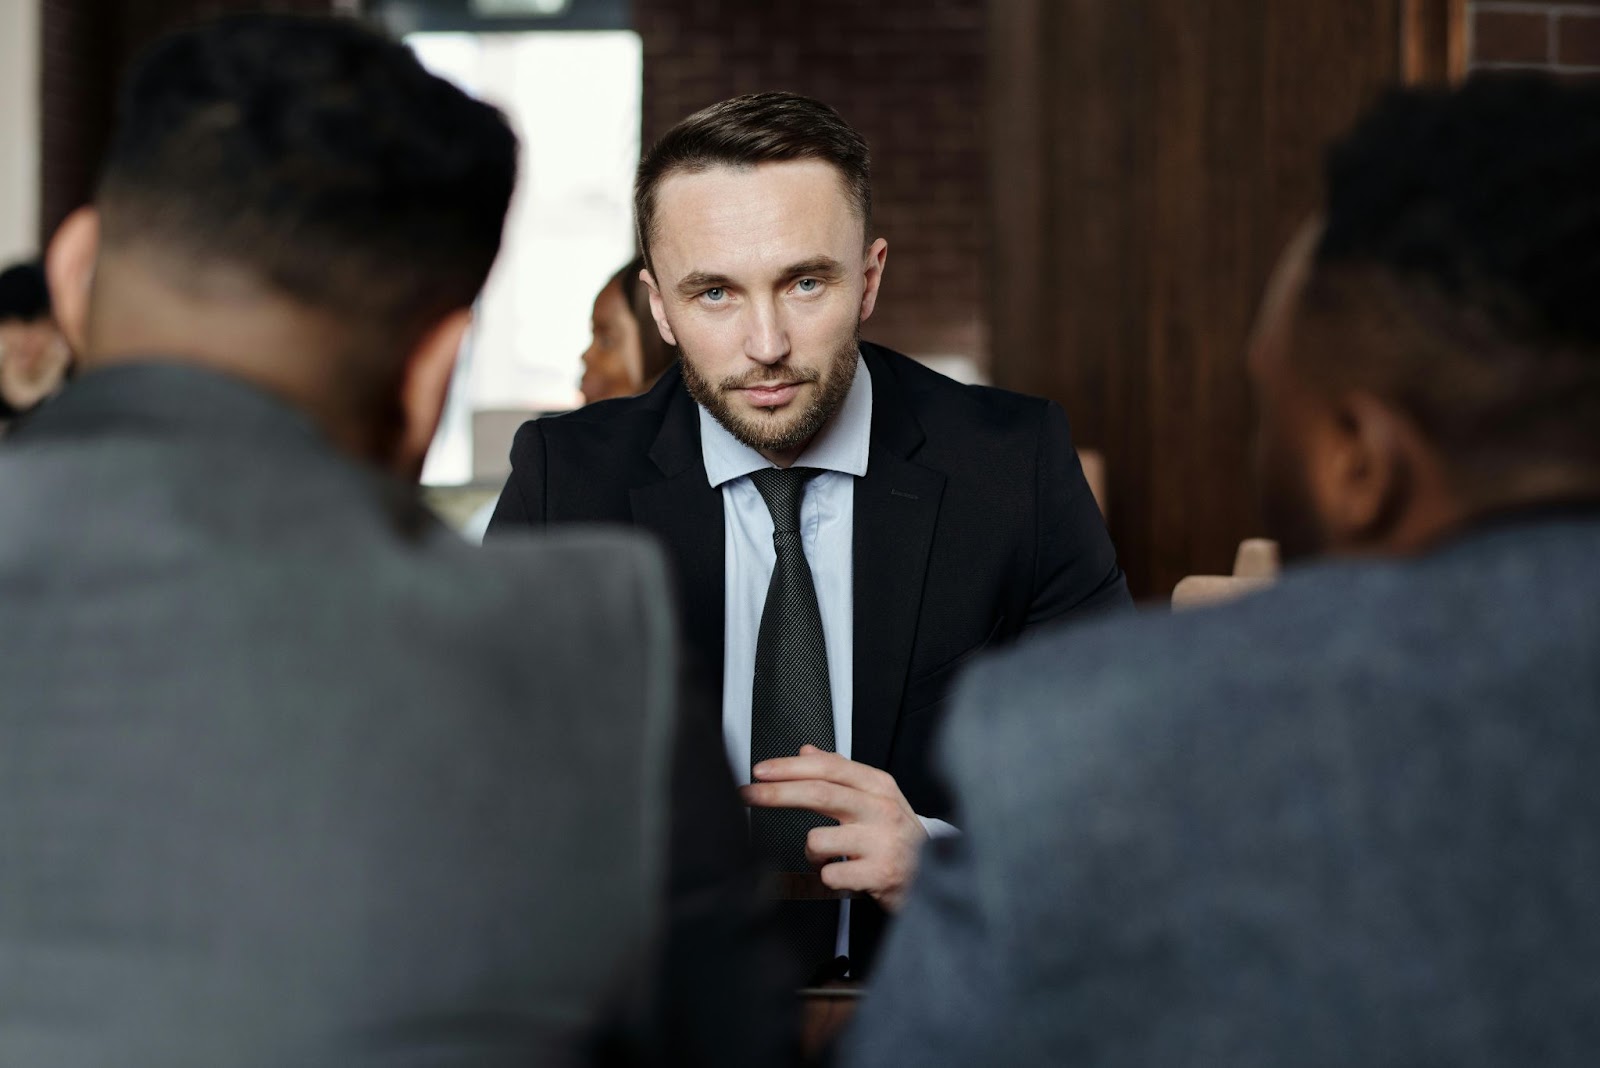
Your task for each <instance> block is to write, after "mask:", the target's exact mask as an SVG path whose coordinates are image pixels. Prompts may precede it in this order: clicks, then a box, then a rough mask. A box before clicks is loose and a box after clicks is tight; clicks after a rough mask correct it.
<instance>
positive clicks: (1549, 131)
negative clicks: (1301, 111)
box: [1307, 74, 1600, 463]
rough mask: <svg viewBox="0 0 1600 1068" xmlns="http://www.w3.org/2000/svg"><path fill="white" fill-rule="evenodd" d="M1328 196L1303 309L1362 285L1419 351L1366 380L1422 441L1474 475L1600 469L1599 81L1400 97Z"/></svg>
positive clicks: (1356, 140) (1379, 117)
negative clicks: (1535, 462) (1571, 466)
mask: <svg viewBox="0 0 1600 1068" xmlns="http://www.w3.org/2000/svg"><path fill="white" fill-rule="evenodd" d="M1327 185H1328V201H1327V209H1326V219H1325V228H1324V231H1323V234H1322V237H1321V240H1320V243H1319V245H1318V248H1317V250H1316V255H1315V264H1314V270H1313V275H1312V282H1311V285H1310V287H1309V289H1308V294H1307V300H1308V302H1310V304H1311V306H1313V307H1316V306H1317V305H1318V304H1319V303H1320V304H1321V305H1322V306H1323V307H1324V308H1326V307H1327V306H1329V305H1330V304H1332V303H1337V302H1340V301H1341V300H1343V299H1345V298H1347V297H1348V296H1349V292H1350V285H1351V284H1352V282H1353V281H1354V280H1358V279H1359V280H1362V281H1359V282H1357V283H1356V284H1359V285H1361V286H1363V287H1364V291H1365V294H1366V298H1367V299H1368V300H1370V298H1371V297H1372V296H1373V295H1375V294H1376V295H1378V296H1379V302H1380V303H1382V304H1383V305H1384V306H1385V307H1386V308H1387V309H1388V311H1386V312H1384V313H1383V314H1385V315H1387V316H1389V317H1390V318H1391V319H1392V320H1393V321H1394V322H1396V323H1400V324H1402V329H1405V330H1406V331H1407V335H1408V336H1409V337H1411V338H1415V339H1421V340H1419V341H1418V343H1417V344H1415V345H1411V346H1410V347H1409V348H1406V349H1404V350H1402V349H1395V350H1394V353H1391V354H1390V356H1389V357H1388V359H1389V360H1390V363H1391V364H1392V365H1391V366H1388V367H1385V368H1377V369H1369V370H1372V371H1373V373H1374V374H1375V375H1376V376H1378V377H1379V378H1381V379H1382V380H1384V381H1385V382H1386V383H1387V385H1388V386H1389V388H1390V390H1391V392H1392V394H1393V395H1394V397H1395V399H1398V400H1399V401H1400V402H1402V403H1403V404H1404V405H1405V406H1406V407H1407V408H1408V409H1409V411H1410V413H1411V414H1412V415H1413V416H1414V417H1415V418H1416V419H1417V421H1418V423H1419V425H1420V426H1421V427H1422V429H1423V430H1424V431H1425V432H1426V433H1428V434H1429V435H1430V436H1431V437H1432V438H1433V439H1434V440H1435V441H1436V443H1437V444H1439V445H1441V446H1443V447H1445V449H1446V450H1447V451H1448V452H1449V453H1450V454H1451V456H1452V457H1454V458H1456V459H1460V460H1464V461H1467V462H1469V463H1470V462H1472V461H1474V460H1487V461H1490V462H1493V461H1495V460H1497V459H1498V460H1505V459H1508V458H1510V457H1513V456H1522V457H1528V456H1538V457H1543V458H1552V457H1554V458H1560V459H1568V460H1571V459H1581V460H1583V461H1584V462H1593V461H1595V460H1597V459H1600V86H1596V85H1593V84H1590V85H1583V84H1573V83H1567V82H1561V81H1558V80H1555V79H1553V78H1549V77H1545V76H1542V75H1528V74H1517V75H1506V74H1495V75H1484V76H1479V77H1477V78H1474V79H1473V80H1472V81H1470V82H1468V83H1467V84H1466V85H1465V86H1463V87H1461V88H1459V89H1456V90H1453V91H1449V90H1432V91H1420V90H1407V91H1396V92H1393V93H1391V94H1389V95H1388V96H1387V97H1386V98H1385V99H1384V100H1383V101H1382V102H1381V103H1380V104H1379V105H1378V106H1377V107H1376V108H1375V109H1374V110H1373V111H1372V112H1371V113H1369V115H1368V116H1367V117H1366V118H1365V119H1364V120H1363V121H1362V122H1361V123H1360V124H1359V126H1358V127H1357V128H1356V129H1355V130H1354V132H1353V133H1351V134H1350V136H1349V137H1348V138H1347V139H1345V140H1344V141H1343V142H1341V143H1340V144H1338V145H1337V146H1335V147H1334V149H1333V150H1332V151H1331V153H1330V155H1329V161H1328V167H1327ZM1341 287H1342V288H1343V290H1344V293H1343V296H1341V293H1340V290H1341ZM1346 306H1347V307H1348V305H1346ZM1401 351H1404V352H1405V353H1406V354H1405V355H1403V356H1399V355H1395V353H1399V352H1401ZM1341 358H1347V359H1349V360H1351V361H1354V362H1357V363H1359V362H1360V360H1361V358H1362V354H1361V353H1348V354H1346V356H1344V357H1341Z"/></svg>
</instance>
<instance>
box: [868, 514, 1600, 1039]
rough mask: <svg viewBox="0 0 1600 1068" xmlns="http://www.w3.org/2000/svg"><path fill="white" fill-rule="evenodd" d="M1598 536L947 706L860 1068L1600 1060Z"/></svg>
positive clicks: (1425, 569)
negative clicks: (948, 813)
mask: <svg viewBox="0 0 1600 1068" xmlns="http://www.w3.org/2000/svg"><path fill="white" fill-rule="evenodd" d="M1596 561H1600V508H1597V509H1595V510H1593V511H1592V512H1591V513H1590V515H1589V516H1588V517H1587V518H1585V517H1582V516H1579V515H1576V514H1574V515H1571V516H1568V517H1565V518H1562V517H1555V516H1543V517H1540V516H1527V517H1524V519H1523V520H1522V521H1519V522H1515V523H1511V524H1506V525H1498V526H1495V527H1493V528H1484V529H1480V530H1479V531H1477V532H1475V533H1472V534H1470V535H1468V536H1466V537H1464V538H1462V539H1460V540H1459V541H1457V542H1456V543H1454V544H1452V545H1449V546H1447V547H1444V548H1441V549H1440V550H1438V551H1437V552H1435V553H1434V554H1432V555H1431V556H1429V557H1426V558H1424V559H1420V560H1416V561H1404V562H1401V561H1396V562H1383V563H1379V562H1364V563H1348V564H1329V565H1324V566H1320V567H1317V568H1314V569H1311V570H1308V571H1305V572H1302V573H1299V574H1291V575H1290V576H1289V577H1288V578H1287V579H1286V580H1285V581H1284V582H1282V583H1281V585H1279V586H1278V587H1277V588H1275V589H1273V590H1272V591H1270V592H1266V593H1263V594H1261V595H1259V596H1256V597H1253V598H1251V599H1249V600H1247V601H1244V602H1241V603H1238V604H1234V605H1230V606H1227V607H1223V608H1219V609H1215V610H1208V611H1203V612H1193V613H1184V614H1180V615H1177V616H1167V615H1162V616H1150V617H1145V618H1142V619H1138V620H1129V621H1124V622H1122V623H1121V624H1120V625H1111V624H1107V625H1105V626H1104V627H1090V628H1087V629H1085V630H1081V631H1077V632H1075V633H1074V634H1073V635H1072V640H1071V641H1059V640H1054V639H1045V640H1041V641H1039V642H1036V643H1035V642H1029V643H1026V645H1025V647H1023V648H1021V649H1018V650H1016V651H1013V652H1009V653H1007V654H1004V655H1002V656H999V657H996V658H995V659H993V660H990V661H986V662H985V663H983V664H981V665H979V666H978V667H976V668H975V669H974V670H973V672H972V673H971V674H970V675H969V676H968V678H967V679H966V680H965V681H964V682H963V683H962V685H961V687H960V693H959V694H958V696H957V698H956V706H957V707H956V709H955V711H954V713H953V715H952V718H951V725H950V732H949V737H948V744H946V745H945V746H944V756H943V761H944V762H945V763H946V764H947V765H948V767H949V768H950V769H951V773H952V776H953V779H954V782H955V785H956V788H957V790H958V791H959V793H960V796H961V803H962V805H963V810H964V811H965V813H966V814H967V820H968V823H967V827H966V834H965V836H964V837H963V839H962V840H961V841H960V842H952V843H945V842H940V843H934V845H933V847H931V848H930V849H929V850H928V851H927V853H926V854H925V857H924V863H923V866H922V869H921V871H920V873H919V877H918V882H917V885H916V887H915V888H914V889H913V891H912V894H911V896H910V899H909V901H908V903H907V905H906V908H905V910H904V912H903V913H902V915H901V918H900V920H899V923H898V924H897V926H896V928H895V930H894V932H893V933H892V934H891V936H890V938H889V941H888V944H887V945H886V947H885V949H884V953H883V960H882V962H881V964H880V968H879V975H878V978H879V983H878V986H877V989H876V990H875V992H874V996H873V997H872V998H871V999H869V1000H868V1001H867V1002H866V1004H865V1005H864V1007H863V1011H862V1013H861V1015H860V1017H859V1019H858V1027H857V1029H856V1033H855V1035H854V1036H853V1041H852V1042H851V1043H849V1045H850V1046H851V1050H850V1053H851V1054H852V1055H851V1056H849V1057H847V1058H846V1061H847V1063H848V1064H850V1065H851V1066H852V1068H878V1066H883V1068H889V1066H895V1068H898V1066H901V1065H908V1064H916V1065H926V1066H929V1068H945V1066H955V1065H992V1064H1004V1065H1017V1066H1028V1065H1045V1064H1072V1065H1085V1066H1091V1065H1107V1066H1112V1065H1115V1066H1135V1065H1140V1066H1143V1065H1217V1066H1227V1068H1257V1066H1259V1068H1269V1066H1270V1068H1281V1066H1283V1065H1296V1066H1305V1068H1321V1066H1328V1068H1335V1066H1337V1068H1351V1066H1354V1065H1364V1066H1366V1065H1370V1066H1375V1068H1381V1066H1390V1065H1392V1066H1396V1068H1400V1066H1416V1065H1453V1066H1459V1068H1490V1066H1503V1065H1524V1064H1526V1065H1532V1064H1537V1065H1541V1066H1547V1068H1558V1066H1560V1068H1565V1066H1571V1068H1579V1066H1587V1065H1592V1064H1594V1063H1595V1059H1596V1054H1597V1051H1600V1014H1597V1013H1596V1012H1595V1005H1596V1004H1597V1003H1600V910H1597V909H1596V907H1595V900H1596V893H1597V890H1600V850H1597V847H1596V843H1597V842H1600V788H1597V787H1596V772H1595V769H1596V767H1597V766H1600V568H1597V566H1596Z"/></svg>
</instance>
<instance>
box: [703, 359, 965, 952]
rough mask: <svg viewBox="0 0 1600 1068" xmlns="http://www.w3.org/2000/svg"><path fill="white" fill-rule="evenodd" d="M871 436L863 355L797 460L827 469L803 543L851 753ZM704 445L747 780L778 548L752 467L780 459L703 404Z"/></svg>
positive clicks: (804, 507) (842, 925) (844, 946)
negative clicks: (859, 548)
mask: <svg viewBox="0 0 1600 1068" xmlns="http://www.w3.org/2000/svg"><path fill="white" fill-rule="evenodd" d="M871 439H872V375H871V374H870V373H869V372H868V371H867V365H866V361H865V360H863V359H862V358H861V357H860V356H859V355H858V356H857V357H856V375H855V380H854V382H852V383H851V386H850V392H849V393H848V394H847V395H846V396H845V399H844V404H843V405H842V406H841V407H840V408H839V411H838V413H837V414H835V415H834V417H833V419H831V420H830V421H829V422H828V424H827V425H826V426H824V427H823V428H822V430H820V431H819V432H818V433H817V436H816V437H815V438H812V439H811V444H810V445H809V446H807V447H806V451H805V452H804V453H802V454H801V456H800V458H799V459H798V460H796V461H795V466H796V467H814V468H817V469H819V470H820V471H821V472H822V474H820V475H818V476H817V477H816V478H814V479H812V480H811V481H810V482H808V483H806V488H805V496H804V498H803V499H802V501H801V505H800V543H801V546H802V548H803V549H804V550H805V554H806V562H807V563H808V564H809V565H810V567H811V578H812V582H813V584H814V585H815V586H816V590H817V607H818V608H819V609H820V610H821V613H822V635H823V643H824V644H825V645H826V647H827V651H828V689H829V692H830V693H831V695H832V697H833V740H834V751H835V752H837V753H838V754H839V755H840V756H843V757H846V758H848V757H849V756H850V741H851V727H852V715H853V713H854V707H853V705H852V698H853V696H854V684H855V646H854V641H855V614H854V613H855V601H854V599H853V596H852V594H853V589H854V586H853V580H854V568H855V555H854V532H855V500H856V494H855V490H856V479H858V478H860V477H861V476H862V475H865V474H866V473H867V452H868V448H869V446H870V445H871ZM700 451H701V457H702V459H703V460H704V462H705V468H706V477H707V478H708V479H709V480H710V482H711V485H712V487H713V488H719V489H721V491H722V516H723V548H724V560H725V564H724V566H725V568H726V571H725V576H724V584H723V588H724V590H725V594H724V596H725V598H726V617H725V629H724V635H725V643H726V644H725V646H724V649H723V661H722V738H723V744H724V745H725V746H726V747H727V752H728V763H729V765H730V766H731V767H732V768H733V774H734V777H735V778H736V779H737V780H738V782H740V783H741V784H744V783H748V782H749V781H750V695H751V690H752V688H753V686H754V682H755V671H756V638H757V635H759V633H760V631H761V610H762V608H763V607H764V606H765V605H766V601H767V586H768V585H769V584H770V583H771V581H772V569H773V566H774V565H775V563H776V561H777V552H776V550H774V548H773V546H772V513H771V512H769V511H768V510H767V505H766V502H765V501H764V500H762V498H761V493H760V491H759V490H757V489H756V487H755V483H754V482H752V481H750V474H751V472H753V471H760V470H762V469H764V468H768V467H772V466H773V464H772V462H771V461H770V460H768V459H767V458H766V457H764V456H762V455H761V454H760V453H759V452H757V451H756V450H755V449H752V448H751V447H750V446H748V445H746V444H744V442H742V441H740V440H738V439H737V438H735V437H734V436H733V435H732V434H730V433H728V431H727V430H725V429H724V428H723V426H722V424H720V423H718V422H717V421H716V420H715V419H714V418H712V416H711V413H709V412H707V411H706V410H705V409H704V408H701V409H700ZM918 819H920V820H922V825H923V828H924V829H925V830H927V832H928V833H929V834H930V835H937V834H948V833H953V832H954V828H952V827H951V826H950V825H949V824H947V823H944V822H943V821H940V820H934V819H927V818H925V817H921V816H919V817H918ZM841 904H842V908H841V909H840V922H839V954H840V955H841V956H842V955H846V954H847V953H848V950H849V944H850V942H849V931H850V902H849V901H844V902H842V903H841Z"/></svg>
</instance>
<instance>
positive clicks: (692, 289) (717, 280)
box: [677, 271, 733, 297]
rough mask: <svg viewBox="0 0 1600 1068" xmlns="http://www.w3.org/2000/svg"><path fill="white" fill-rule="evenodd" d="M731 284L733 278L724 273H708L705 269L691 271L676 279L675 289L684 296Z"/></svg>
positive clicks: (724, 287)
mask: <svg viewBox="0 0 1600 1068" xmlns="http://www.w3.org/2000/svg"><path fill="white" fill-rule="evenodd" d="M732 284H733V280H732V279H731V278H729V277H728V276H727V275H725V274H710V273H708V272H706V271H691V272H690V273H688V274H686V275H684V276H683V277H682V278H681V279H679V281H678V285H677V290H678V292H679V293H680V294H681V295H683V296H685V297H692V296H694V295H695V294H697V293H703V292H705V291H706V290H708V289H726V288H727V287H728V286H730V285H732Z"/></svg>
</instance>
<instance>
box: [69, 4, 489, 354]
mask: <svg viewBox="0 0 1600 1068" xmlns="http://www.w3.org/2000/svg"><path fill="white" fill-rule="evenodd" d="M516 153H517V142H516V137H515V135H513V134H512V132H511V129H510V127H509V126H508V125H507V123H506V121H505V119H504V117H503V116H502V115H501V114H500V113H499V112H498V111H496V110H495V109H494V108H492V107H490V106H489V105H487V104H484V103H481V102H479V101H477V100H474V99H472V98H471V97H469V96H468V95H467V94H465V93H464V92H462V91H461V90H460V89H458V88H456V87H455V86H453V85H451V84H450V83H449V82H447V81H445V80H443V79H441V78H439V77H436V76H435V75H433V74H431V73H429V72H428V71H427V70H425V69H424V68H423V67H422V65H421V63H419V62H418V60H417V58H416V57H415V56H414V55H413V54H412V53H411V51H410V50H409V49H407V48H406V47H404V46H403V45H401V44H399V43H397V42H395V41H391V40H389V39H387V38H385V37H382V36H380V35H378V34H377V33H375V32H373V31H371V30H368V29H367V28H365V27H364V26H362V25H360V24H358V23H355V22H353V21H351V20H349V19H343V18H335V17H323V18H318V17H298V16H287V15H246V16H233V17H228V18H223V19H218V20H215V21H211V22H207V23H203V24H200V25H196V26H193V27H189V28H186V29H182V30H179V31H177V32H175V33H173V34H170V35H169V36H167V37H165V38H163V39H162V40H161V41H159V42H157V43H156V44H155V45H154V46H153V47H152V48H151V49H150V50H149V51H148V52H146V53H145V54H144V55H143V56H142V58H141V59H140V60H139V61H138V62H137V63H136V65H135V67H134V68H133V70H132V71H131V73H130V74H129V76H128V78H127V80H126V82H125V84H124V86H123V89H122V92H121V96H120V98H119V101H118V108H117V121H116V126H115V130H114V133H113V136H112V139H111V144H110V148H109V151H108V154H107V158H106V163H105V170H104V174H103V177H102V180H101V184H100V188H99V192H98V196H97V202H98V204H99V207H100V209H101V213H102V217H103V227H104V234H105V242H106V244H107V245H108V247H110V246H114V245H117V244H149V245H151V246H154V247H157V248H160V249H162V250H163V251H169V252H171V253H173V254H175V256H176V257H177V258H178V261H179V262H180V263H182V264H184V265H185V268H186V269H192V270H193V271H194V272H195V273H196V275H197V277H203V275H204V272H205V271H206V270H207V269H208V268H210V267H213V266H215V265H226V266H228V267H232V268H237V269H241V270H243V271H245V272H246V273H248V275H249V276H250V277H252V278H254V279H257V280H259V281H260V282H261V283H263V284H264V285H265V286H267V287H269V288H270V289H272V290H273V291H275V292H278V293H281V294H284V295H287V296H288V297H290V298H292V299H293V300H295V301H296V302H298V303H301V304H303V305H305V306H308V307H311V308H315V309H319V310H323V311H326V312H329V313H332V314H333V315H334V316H336V317H338V319H340V320H342V321H343V322H345V323H348V324H352V326H353V332H352V337H353V339H354V342H355V344H356V345H357V347H358V348H361V349H362V350H364V351H365V352H367V353H368V354H369V355H373V356H382V357H385V358H387V359H389V360H390V362H391V363H394V362H397V361H395V360H394V359H393V358H394V357H395V356H397V355H400V354H403V351H404V350H405V348H406V347H407V346H408V345H409V344H411V343H414V341H415V340H416V339H417V338H418V337H420V336H421V333H422V331H423V330H425V329H426V328H428V327H429V326H430V325H431V324H432V323H433V322H434V321H436V320H437V318H438V317H440V316H442V315H444V314H446V313H448V312H449V311H450V310H452V309H455V308H460V307H466V306H469V305H470V304H471V303H472V302H473V301H474V299H475V298H476V296H477V294H478V292H479V291H480V290H481V288H482V286H483V283H484V280H485V279H486V277H487V276H488V273H489V269H490V267H491V265H492V264H493V262H494V259H495V256H496V255H497V254H498V252H499V248H500V238H501V229H502V226H503V224H504V220H505V214H506V208H507V206H508V204H509V202H510V199H511V193H512V188H513V186H514V185H515V182H516ZM391 370H392V371H394V373H395V374H398V370H399V369H398V368H397V367H394V368H391Z"/></svg>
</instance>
